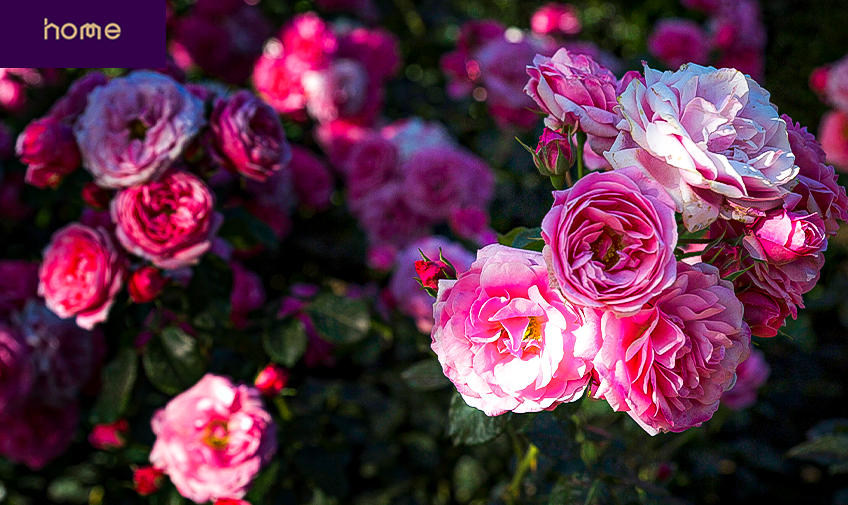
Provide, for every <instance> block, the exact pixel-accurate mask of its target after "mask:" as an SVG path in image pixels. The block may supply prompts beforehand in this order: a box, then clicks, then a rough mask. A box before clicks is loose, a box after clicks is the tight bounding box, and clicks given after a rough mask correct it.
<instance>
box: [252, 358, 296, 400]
mask: <svg viewBox="0 0 848 505" xmlns="http://www.w3.org/2000/svg"><path fill="white" fill-rule="evenodd" d="M288 380H289V371H288V370H286V369H285V368H283V367H281V366H280V365H277V364H275V363H271V364H270V365H268V366H266V367H265V368H263V369H262V371H260V372H259V374H258V375H257V376H256V380H254V382H253V383H254V385H255V386H256V389H258V390H259V392H260V393H262V394H263V395H265V396H267V397H274V396H277V395H278V394H279V393H280V391H282V390H283V388H285V387H286V383H287V382H288Z"/></svg>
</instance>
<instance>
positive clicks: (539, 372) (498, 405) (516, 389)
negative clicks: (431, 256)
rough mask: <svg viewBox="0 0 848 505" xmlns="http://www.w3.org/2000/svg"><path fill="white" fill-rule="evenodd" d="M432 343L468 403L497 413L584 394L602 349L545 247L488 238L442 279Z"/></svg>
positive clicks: (524, 409) (535, 409)
mask: <svg viewBox="0 0 848 505" xmlns="http://www.w3.org/2000/svg"><path fill="white" fill-rule="evenodd" d="M433 313H434V316H435V320H436V322H435V326H434V327H433V333H432V338H433V342H432V345H431V347H432V348H433V351H435V353H436V355H437V356H438V358H439V362H440V363H441V364H442V370H443V371H444V373H445V375H446V376H447V377H448V378H449V379H450V380H451V381H452V382H453V383H454V385H455V386H456V388H457V389H458V390H459V393H460V394H461V395H462V397H463V399H464V400H465V402H466V403H468V405H470V406H472V407H475V408H477V409H480V410H482V411H483V412H485V413H486V415H490V416H494V415H499V414H502V413H504V412H507V411H513V412H539V411H542V410H552V409H553V408H555V407H556V406H557V405H558V404H560V403H564V402H571V401H574V400H577V399H579V398H580V396H581V395H582V394H583V392H584V391H585V389H586V386H587V385H588V384H589V379H590V375H591V371H592V363H591V359H592V358H593V357H594V355H595V353H596V352H597V350H598V345H599V342H598V341H596V340H595V338H594V335H593V331H592V330H591V327H590V326H587V325H584V324H583V320H582V318H581V316H580V315H579V314H578V313H577V311H576V310H575V309H574V308H573V307H572V306H571V305H569V304H568V302H566V301H565V300H563V298H562V297H561V296H560V295H559V293H557V292H556V291H555V290H553V289H551V288H550V286H549V284H548V273H547V268H546V267H545V264H544V261H543V260H542V255H541V254H540V253H537V252H532V251H524V250H521V249H512V248H509V247H504V246H501V245H496V244H495V245H490V246H486V247H485V248H483V249H481V250H479V251H478V252H477V261H475V262H474V263H473V264H472V265H471V269H470V270H468V271H466V272H464V273H462V274H460V275H459V278H458V279H457V280H455V281H449V280H443V281H440V282H439V294H438V297H437V298H436V304H435V306H434V307H433Z"/></svg>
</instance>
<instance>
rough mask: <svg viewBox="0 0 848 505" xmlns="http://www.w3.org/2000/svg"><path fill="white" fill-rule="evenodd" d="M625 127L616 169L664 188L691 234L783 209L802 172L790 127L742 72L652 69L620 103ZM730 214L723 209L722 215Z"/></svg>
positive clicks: (614, 155) (614, 158) (612, 155)
mask: <svg viewBox="0 0 848 505" xmlns="http://www.w3.org/2000/svg"><path fill="white" fill-rule="evenodd" d="M619 101H620V103H621V112H622V114H623V115H624V118H625V120H626V121H622V122H621V123H620V124H619V126H620V127H622V128H623V131H622V132H621V133H620V134H619V136H618V138H617V139H616V142H615V145H614V146H613V147H612V148H611V151H610V152H606V153H604V155H605V156H606V157H607V160H608V161H609V162H610V164H611V165H612V166H613V168H620V167H626V166H637V167H639V168H641V169H642V170H643V171H645V172H646V173H647V174H649V175H650V176H651V177H652V178H654V179H656V180H657V181H659V183H660V184H662V185H663V187H665V189H666V191H668V193H669V195H671V197H672V198H673V199H674V201H675V203H676V210H677V211H678V212H681V213H682V214H683V222H684V224H685V225H686V227H687V228H688V229H689V230H690V231H695V230H700V229H703V228H704V227H706V226H707V225H709V224H710V223H711V222H713V221H714V220H715V219H716V218H718V216H719V214H720V213H721V212H722V211H724V212H725V214H726V215H725V216H723V217H727V218H737V219H745V218H746V216H744V215H743V216H739V215H736V213H731V212H729V211H728V210H727V206H728V203H729V204H734V205H736V206H737V207H740V208H743V209H744V208H748V207H752V208H754V209H758V210H767V209H770V208H774V207H777V206H779V205H781V204H782V203H783V197H784V196H785V195H786V194H788V193H789V191H790V189H791V187H792V185H793V184H794V180H795V176H796V175H797V174H798V167H797V166H796V165H795V163H794V161H795V156H794V155H793V154H792V150H791V148H790V145H789V139H788V137H787V133H786V123H785V122H784V121H783V120H782V119H780V117H778V114H777V109H776V108H775V106H774V105H772V104H771V103H770V102H769V94H768V92H767V91H765V90H764V89H763V88H761V87H760V86H759V85H758V84H757V83H756V82H754V81H753V80H752V79H750V78H747V77H745V76H744V75H743V74H742V73H740V72H739V71H736V70H733V69H729V68H725V69H721V70H716V69H714V68H712V67H702V66H699V65H695V64H690V65H686V66H684V67H682V68H681V69H680V70H678V71H677V72H665V73H662V72H658V71H656V70H653V69H651V68H649V67H648V66H647V65H646V66H645V83H644V84H643V83H642V82H640V81H637V80H634V81H632V82H631V83H630V85H629V86H628V87H627V89H626V90H625V91H624V93H622V95H621V97H620V98H619ZM723 207H724V208H723Z"/></svg>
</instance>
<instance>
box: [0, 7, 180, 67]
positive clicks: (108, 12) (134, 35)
mask: <svg viewBox="0 0 848 505" xmlns="http://www.w3.org/2000/svg"><path fill="white" fill-rule="evenodd" d="M0 9H2V12H3V15H2V16H0V67H5V68H18V67H72V68H93V67H98V68H99V67H105V68H113V67H128V68H140V67H152V68H160V67H164V66H165V4H164V3H163V2H162V1H161V0H159V1H157V0H142V1H138V2H126V1H117V0H22V1H18V0H15V1H12V0H0Z"/></svg>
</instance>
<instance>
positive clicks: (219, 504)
mask: <svg viewBox="0 0 848 505" xmlns="http://www.w3.org/2000/svg"><path fill="white" fill-rule="evenodd" d="M215 505H250V502H247V501H244V500H239V499H238V498H218V499H217V500H215Z"/></svg>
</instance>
